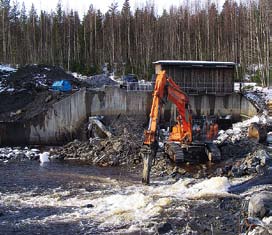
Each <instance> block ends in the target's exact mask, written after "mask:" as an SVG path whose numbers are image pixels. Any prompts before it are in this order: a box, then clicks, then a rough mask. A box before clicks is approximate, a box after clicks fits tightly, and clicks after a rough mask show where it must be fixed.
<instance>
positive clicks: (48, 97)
mask: <svg viewBox="0 0 272 235" xmlns="http://www.w3.org/2000/svg"><path fill="white" fill-rule="evenodd" d="M52 99H53V96H52V95H49V96H47V97H46V99H45V102H46V103H48V102H49V101H51V100H52Z"/></svg>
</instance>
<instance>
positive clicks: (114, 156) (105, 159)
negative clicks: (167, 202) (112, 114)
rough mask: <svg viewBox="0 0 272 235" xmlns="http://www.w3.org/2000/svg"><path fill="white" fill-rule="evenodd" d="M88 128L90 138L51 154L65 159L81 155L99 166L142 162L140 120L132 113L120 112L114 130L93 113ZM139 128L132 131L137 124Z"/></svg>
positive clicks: (76, 157) (70, 144)
mask: <svg viewBox="0 0 272 235" xmlns="http://www.w3.org/2000/svg"><path fill="white" fill-rule="evenodd" d="M89 120H90V124H89V127H88V130H89V131H90V132H91V133H90V135H91V136H92V137H91V138H90V140H89V142H81V141H78V140H75V141H73V142H70V143H68V144H67V145H65V146H63V147H61V148H59V149H54V150H52V151H51V155H58V156H60V157H61V158H64V159H80V160H84V161H87V162H88V163H89V164H93V165H98V166H123V165H126V166H135V165H138V164H139V163H140V162H141V156H140V155H139V151H140V148H141V146H142V139H141V137H139V134H138V135H137V133H138V132H140V130H143V128H139V123H138V122H137V121H136V120H135V118H132V117H126V116H121V117H120V116H119V117H116V119H114V121H113V122H112V123H111V124H110V129H111V130H112V133H111V132H109V131H108V130H107V128H106V127H105V126H104V124H102V122H101V121H100V120H99V118H98V117H91V118H90V119H89ZM135 125H137V126H138V129H139V130H138V131H135V132H133V131H131V132H128V130H129V129H133V126H135Z"/></svg>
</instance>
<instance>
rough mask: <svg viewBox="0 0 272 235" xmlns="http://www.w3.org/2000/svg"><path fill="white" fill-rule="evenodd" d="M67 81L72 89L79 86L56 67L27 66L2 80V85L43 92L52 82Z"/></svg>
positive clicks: (77, 82) (75, 80)
mask: <svg viewBox="0 0 272 235" xmlns="http://www.w3.org/2000/svg"><path fill="white" fill-rule="evenodd" d="M57 80H68V81H70V82H71V83H72V84H73V86H74V87H77V86H79V85H80V82H79V81H78V80H77V79H76V78H74V77H73V76H72V75H71V74H68V73H66V72H65V71H64V70H63V69H62V68H60V67H58V66H49V65H27V66H24V67H21V68H19V69H18V70H17V71H16V72H14V73H11V74H10V75H9V76H8V77H6V78H5V79H3V80H2V84H3V85H4V86H5V87H7V89H14V91H18V90H20V89H27V90H36V91H39V90H44V89H48V88H50V87H51V85H52V84H53V83H54V81H57Z"/></svg>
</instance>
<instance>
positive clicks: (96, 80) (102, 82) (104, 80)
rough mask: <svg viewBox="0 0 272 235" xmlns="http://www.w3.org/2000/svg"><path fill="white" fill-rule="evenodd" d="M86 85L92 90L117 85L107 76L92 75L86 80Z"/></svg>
mask: <svg viewBox="0 0 272 235" xmlns="http://www.w3.org/2000/svg"><path fill="white" fill-rule="evenodd" d="M86 83H87V84H88V85H89V86H90V87H92V88H101V87H103V86H114V85H118V83H117V82H116V81H114V80H113V79H111V78H110V77H109V76H108V75H107V74H99V75H94V76H92V77H88V78H87V79H86Z"/></svg>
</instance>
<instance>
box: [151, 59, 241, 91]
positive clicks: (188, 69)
mask: <svg viewBox="0 0 272 235" xmlns="http://www.w3.org/2000/svg"><path fill="white" fill-rule="evenodd" d="M154 64H155V71H156V74H157V73H158V72H159V71H160V70H166V73H167V74H168V76H170V77H172V78H173V79H174V81H175V82H176V83H177V84H178V85H179V86H180V87H181V88H182V89H183V90H184V91H185V92H187V93H188V94H202V93H205V94H215V95H225V94H230V93H232V92H233V91H234V77H235V67H236V64H235V63H234V62H219V61H190V60H159V61H156V62H154Z"/></svg>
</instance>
